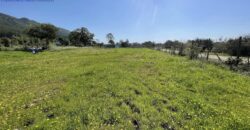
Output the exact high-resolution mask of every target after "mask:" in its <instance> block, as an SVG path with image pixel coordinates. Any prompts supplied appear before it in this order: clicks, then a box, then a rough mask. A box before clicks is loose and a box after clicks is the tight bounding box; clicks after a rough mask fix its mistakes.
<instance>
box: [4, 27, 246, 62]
mask: <svg viewBox="0 0 250 130" xmlns="http://www.w3.org/2000/svg"><path fill="white" fill-rule="evenodd" d="M57 31H58V29H57V28H56V27H55V26H54V25H51V24H41V25H37V26H33V27H31V28H29V29H27V30H26V31H25V32H24V33H22V34H20V35H12V34H0V48H1V47H10V48H11V47H14V46H21V47H22V49H23V50H27V49H28V48H41V49H42V50H46V49H49V46H50V44H52V43H53V44H56V45H58V46H77V47H86V46H94V47H103V48H128V47H130V48H155V49H167V50H168V51H169V52H170V53H171V54H178V55H180V56H189V58H190V59H197V58H198V56H199V54H201V53H202V54H206V59H207V60H208V59H209V55H210V53H214V54H215V55H217V54H218V53H224V54H228V55H230V56H236V58H235V59H229V61H228V64H235V65H238V64H239V63H240V62H241V57H243V56H244V57H248V62H249V57H250V37H249V36H245V37H239V38H235V39H228V40H219V41H213V40H211V39H209V38H208V39H195V40H189V41H187V42H181V41H178V40H175V41H172V40H167V41H166V42H165V43H155V42H153V41H145V42H143V43H137V42H134V43H131V42H129V40H128V39H127V40H120V41H118V42H115V37H114V35H113V34H112V33H108V34H107V35H106V39H107V44H104V43H103V42H100V41H99V40H97V39H94V36H95V35H94V33H91V32H90V31H89V30H88V29H87V28H85V27H81V28H77V29H75V30H73V31H72V32H70V34H69V36H68V37H58V36H57ZM217 56H218V55H217ZM218 58H219V56H218Z"/></svg>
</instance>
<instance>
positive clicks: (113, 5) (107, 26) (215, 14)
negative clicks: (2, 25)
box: [0, 0, 250, 42]
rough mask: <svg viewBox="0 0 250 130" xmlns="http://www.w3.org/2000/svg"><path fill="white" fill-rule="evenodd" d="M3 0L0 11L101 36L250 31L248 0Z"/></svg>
mask: <svg viewBox="0 0 250 130" xmlns="http://www.w3.org/2000/svg"><path fill="white" fill-rule="evenodd" d="M6 1H7V0H0V12H2V13H6V14H9V15H12V16H16V17H27V18H30V19H33V20H36V21H39V22H45V23H52V24H54V25H56V26H59V27H63V28H66V29H69V30H74V29H76V28H78V27H87V28H88V29H89V30H90V31H91V32H93V33H94V34H95V38H96V39H99V40H101V41H105V35H106V34H107V33H109V32H111V33H113V34H114V36H115V38H116V41H118V40H120V39H124V40H125V39H129V40H130V41H138V42H141V41H146V40H152V41H156V42H163V41H166V40H168V39H170V40H187V39H194V38H198V37H199V38H208V37H211V38H213V39H218V38H220V37H224V38H225V37H236V36H239V35H245V34H250V8H249V5H250V0H54V1H52V2H48V1H47V2H44V1H43V2H41V1H42V0H41V1H40V2H37V1H38V0H34V1H33V2H31V1H29V2H27V1H26V2H25V0H21V1H22V2H21V1H15V0H9V2H6ZM10 1H11V2H10ZM35 1H36V2H35Z"/></svg>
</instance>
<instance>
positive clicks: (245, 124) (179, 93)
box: [0, 48, 250, 130]
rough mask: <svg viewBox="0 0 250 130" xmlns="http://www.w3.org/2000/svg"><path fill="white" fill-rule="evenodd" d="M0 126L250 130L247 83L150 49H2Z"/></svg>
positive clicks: (242, 78)
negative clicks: (36, 51) (6, 50)
mask: <svg viewBox="0 0 250 130" xmlns="http://www.w3.org/2000/svg"><path fill="white" fill-rule="evenodd" d="M0 72H1V74H0V97H1V98H0V129H3V130H4V129H44V130H47V129H58V130H61V129H68V130H70V129H163V128H167V129H170V128H174V129H191V128H194V129H212V128H216V129H250V90H249V88H250V78H249V77H247V76H242V75H240V74H237V73H233V72H231V71H229V70H226V69H222V68H220V67H218V66H215V65H212V64H206V63H202V62H200V61H190V60H188V59H186V58H181V57H174V56H170V55H168V54H166V53H163V52H158V51H154V50H149V49H91V48H85V49H68V50H61V51H60V50H57V51H48V52H43V53H39V54H37V55H33V54H31V53H27V52H0Z"/></svg>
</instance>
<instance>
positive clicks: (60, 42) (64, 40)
mask: <svg viewBox="0 0 250 130" xmlns="http://www.w3.org/2000/svg"><path fill="white" fill-rule="evenodd" d="M58 42H59V44H60V45H61V46H68V45H69V41H68V39H66V38H62V37H60V38H58Z"/></svg>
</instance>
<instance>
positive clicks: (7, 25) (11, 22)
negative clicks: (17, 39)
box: [0, 12, 70, 37]
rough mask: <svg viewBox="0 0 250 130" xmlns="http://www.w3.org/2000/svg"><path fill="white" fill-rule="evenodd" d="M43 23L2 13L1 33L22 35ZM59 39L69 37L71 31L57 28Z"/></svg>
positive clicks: (0, 15) (0, 21)
mask: <svg viewBox="0 0 250 130" xmlns="http://www.w3.org/2000/svg"><path fill="white" fill-rule="evenodd" d="M39 24H41V23H39V22H37V21H34V20H30V19H28V18H25V17H23V18H16V17H13V16H10V15H7V14H3V13H1V12H0V33H2V34H5V33H13V34H22V33H24V31H25V30H27V29H28V28H30V27H32V26H36V25H39ZM57 28H58V29H59V30H58V33H57V35H58V37H67V36H68V35H69V33H70V31H69V30H67V29H63V28H60V27H57Z"/></svg>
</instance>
